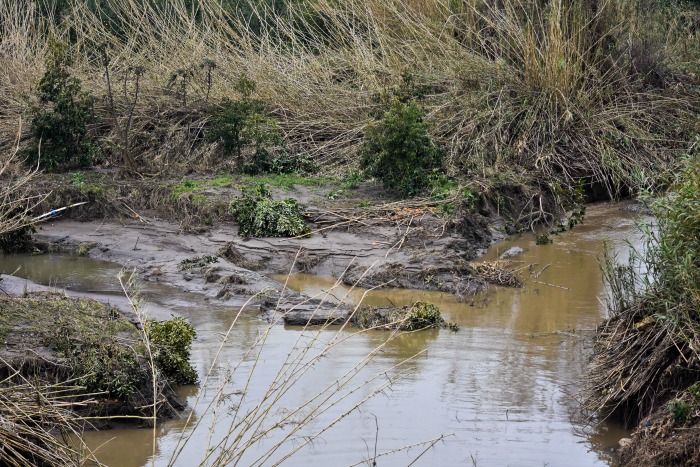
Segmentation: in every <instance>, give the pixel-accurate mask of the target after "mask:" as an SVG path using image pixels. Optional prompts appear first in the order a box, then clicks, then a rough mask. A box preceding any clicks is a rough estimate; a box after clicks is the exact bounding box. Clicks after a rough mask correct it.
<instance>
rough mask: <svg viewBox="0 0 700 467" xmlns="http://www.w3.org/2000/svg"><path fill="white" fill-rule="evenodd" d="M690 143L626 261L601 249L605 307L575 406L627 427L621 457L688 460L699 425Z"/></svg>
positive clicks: (697, 177)
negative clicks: (642, 243)
mask: <svg viewBox="0 0 700 467" xmlns="http://www.w3.org/2000/svg"><path fill="white" fill-rule="evenodd" d="M699 188H700V166H699V165H698V160H697V153H695V154H691V157H690V158H689V159H688V160H687V161H686V166H685V169H684V170H683V171H682V172H681V173H680V174H679V175H678V178H677V180H676V184H675V185H674V189H673V190H672V191H671V193H669V195H668V196H667V197H666V198H664V199H661V200H658V201H657V202H656V205H655V214H656V216H657V219H658V230H655V229H652V228H651V227H646V230H645V234H646V236H647V241H648V243H647V245H646V248H645V250H644V251H642V252H632V253H631V259H630V262H629V263H628V264H622V265H621V264H616V263H615V261H614V259H611V258H608V259H607V263H606V264H607V266H606V269H605V275H606V280H607V282H608V284H609V285H610V288H611V300H610V303H609V307H610V313H611V317H610V318H609V319H608V320H607V321H606V322H605V323H604V324H603V325H602V326H601V327H600V328H599V330H598V335H597V339H596V346H595V355H594V358H593V362H592V367H591V373H590V376H589V380H588V381H589V385H588V387H587V389H588V397H587V398H586V400H585V403H584V408H585V409H587V410H589V411H591V412H592V413H595V414H598V415H600V416H602V417H608V416H617V417H619V418H622V419H623V420H624V421H625V422H626V424H627V425H628V426H632V427H636V430H635V433H634V434H633V437H632V440H631V442H629V443H627V444H626V445H625V446H624V447H623V448H622V449H621V451H620V458H621V460H622V462H623V464H624V465H642V464H644V465H695V464H697V462H698V459H699V457H698V455H699V454H698V450H697V449H696V448H695V447H696V446H697V445H698V439H697V435H698V434H700V430H698V425H699V424H700V386H699V382H700V333H698V329H699V327H698V322H699V318H698V305H699V304H698V296H699V295H698V284H699V283H700V282H699V281H698V270H699V267H700V265H699V264H698V256H697V253H698V251H700V243H698V239H699V238H700V236H699V233H700V223H698V218H697V206H698V204H697V202H698V193H700V190H699Z"/></svg>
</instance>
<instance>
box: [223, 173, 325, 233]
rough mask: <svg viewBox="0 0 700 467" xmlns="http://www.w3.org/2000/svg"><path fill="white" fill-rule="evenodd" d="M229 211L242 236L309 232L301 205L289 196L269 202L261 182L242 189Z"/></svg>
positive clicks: (270, 197)
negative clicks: (234, 218)
mask: <svg viewBox="0 0 700 467" xmlns="http://www.w3.org/2000/svg"><path fill="white" fill-rule="evenodd" d="M233 212H234V215H235V216H236V220H237V221H238V235H240V236H242V237H297V236H300V235H305V234H308V233H309V232H310V231H311V229H309V227H308V226H307V225H306V222H305V221H304V218H303V217H302V214H303V212H304V207H303V206H301V205H300V204H298V203H297V202H296V201H294V200H293V199H285V200H284V201H273V200H272V193H271V192H270V190H269V189H268V188H267V187H266V186H265V185H264V184H259V185H257V186H256V187H254V188H248V189H244V190H243V196H241V197H239V198H237V200H236V201H235V205H234V206H233Z"/></svg>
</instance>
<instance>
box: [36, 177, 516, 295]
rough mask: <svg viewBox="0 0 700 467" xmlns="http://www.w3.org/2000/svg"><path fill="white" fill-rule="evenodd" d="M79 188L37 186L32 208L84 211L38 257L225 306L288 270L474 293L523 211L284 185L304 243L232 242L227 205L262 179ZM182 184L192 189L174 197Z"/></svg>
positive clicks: (371, 188) (42, 235) (270, 286)
mask: <svg viewBox="0 0 700 467" xmlns="http://www.w3.org/2000/svg"><path fill="white" fill-rule="evenodd" d="M85 180H86V182H85V185H82V186H80V187H75V186H74V185H71V184H70V183H67V180H66V177H64V178H61V177H57V176H49V177H46V178H44V179H41V180H39V182H38V183H37V188H36V189H37V190H42V189H43V190H48V191H50V192H51V196H50V197H48V198H47V199H46V200H44V201H43V203H42V207H41V208H40V209H39V210H40V211H43V210H44V209H45V210H47V212H48V211H50V210H51V209H56V207H58V206H70V205H72V204H75V203H79V202H84V201H86V204H84V205H81V206H79V207H76V208H74V209H68V210H65V211H63V212H61V213H60V214H59V215H58V216H56V217H52V218H49V219H48V221H47V222H44V223H42V224H40V225H39V230H38V231H37V233H36V234H35V239H36V240H37V241H38V242H39V244H38V245H37V248H39V249H40V250H50V249H64V250H69V251H73V252H77V253H79V254H81V255H87V256H90V257H92V258H95V259H100V260H105V261H111V262H115V263H118V264H121V265H124V266H125V267H129V268H133V269H134V270H136V271H137V272H138V273H139V275H140V276H141V277H143V278H144V279H146V280H148V281H154V282H159V283H163V284H167V285H171V286H174V287H177V288H179V289H181V290H183V291H186V292H192V293H200V294H203V295H205V296H206V297H208V298H209V299H210V300H216V301H219V302H222V303H226V304H229V305H231V306H242V305H243V304H245V303H248V304H251V302H250V301H249V300H250V299H251V297H255V296H257V295H258V294H260V293H261V292H263V291H266V292H268V295H269V294H270V293H273V292H272V291H273V290H274V291H280V290H281V285H280V284H279V283H278V282H276V281H274V280H272V279H270V278H269V277H270V276H271V275H274V274H287V273H290V272H306V273H314V274H317V275H322V276H332V277H336V278H339V279H340V280H342V281H343V282H344V283H346V284H348V285H356V286H363V287H400V288H410V289H419V290H437V291H442V292H448V293H453V294H456V295H459V296H462V297H469V296H472V295H473V294H474V293H476V292H477V291H479V290H481V289H482V288H484V286H485V285H486V284H487V283H488V282H489V281H491V277H492V275H489V274H482V273H480V272H479V271H477V270H476V269H474V268H473V267H472V266H471V264H470V261H472V260H473V259H475V258H476V257H477V256H478V255H479V254H481V253H483V252H484V251H485V249H486V248H487V247H488V246H489V245H490V244H492V243H494V242H497V241H499V240H502V239H503V238H505V236H506V234H507V233H508V232H513V231H514V230H515V228H516V227H515V226H516V225H517V222H516V219H514V218H513V217H514V214H513V213H514V212H515V208H516V207H518V208H521V207H522V204H521V203H520V202H516V203H513V204H514V206H515V207H512V208H510V209H508V210H506V209H505V207H503V206H502V208H503V209H502V212H500V213H499V212H498V211H499V209H498V206H494V205H493V204H492V200H490V199H489V198H488V197H486V196H484V197H479V198H474V199H473V200H471V201H470V203H469V204H465V203H464V201H463V200H458V199H453V198H449V199H437V200H436V199H431V198H425V199H412V200H406V201H402V200H397V199H392V198H391V197H390V195H389V194H388V193H387V192H386V191H385V190H383V189H382V188H381V187H380V186H379V185H378V184H377V183H376V182H364V183H362V184H361V185H359V186H357V187H356V188H353V189H347V188H346V189H345V193H344V194H343V196H340V195H336V196H329V193H331V194H332V193H334V192H336V191H337V190H338V188H337V187H338V183H337V182H333V181H330V182H329V181H326V182H324V181H321V182H316V183H315V184H312V183H311V182H309V180H308V179H299V180H297V181H298V182H299V183H296V184H295V183H291V182H290V184H289V185H286V186H285V185H282V184H281V183H279V182H278V183H277V184H278V185H281V186H277V187H273V197H274V198H275V199H278V200H282V199H292V200H294V201H296V202H298V203H300V204H301V205H302V206H303V207H304V219H305V222H306V223H307V225H308V226H309V229H310V231H311V234H310V235H307V236H303V237H301V238H270V237H267V238H246V237H241V236H239V235H238V227H239V226H238V224H237V223H236V221H235V220H234V218H233V215H232V214H231V211H232V208H233V206H235V205H236V204H237V203H238V202H239V197H240V195H241V190H242V187H245V186H246V185H248V186H250V185H251V184H255V183H261V182H263V183H264V182H265V181H267V182H270V179H269V178H258V179H251V178H250V177H247V178H238V179H234V178H231V177H228V178H227V180H226V183H223V182H222V178H221V177H219V178H199V179H197V180H195V181H192V182H191V183H190V184H184V183H183V182H178V183H173V184H162V185H160V186H159V187H158V188H157V189H152V190H155V191H152V192H151V194H146V193H145V192H144V190H146V188H144V185H143V184H141V183H139V182H134V183H133V184H132V185H129V184H126V183H125V182H123V181H119V182H117V181H114V179H113V178H112V177H111V176H107V175H101V174H94V173H93V174H89V173H88V174H86V175H85ZM183 185H186V186H189V188H190V190H189V191H183V192H179V191H178V190H180V189H181V188H182V186H183ZM98 188H99V189H98ZM119 193H131V195H130V197H129V198H125V197H124V196H120V195H119ZM178 193H179V194H178ZM156 200H158V201H157V202H156ZM192 202H195V203H196V204H197V205H198V206H199V209H200V211H201V212H200V213H199V215H198V216H196V218H195V217H189V218H187V221H186V222H185V220H184V217H187V215H186V214H183V212H184V213H187V212H190V211H188V209H187V208H186V207H185V204H183V203H192ZM502 204H504V203H502ZM178 206H179V208H178ZM509 214H510V215H509ZM206 219H208V220H206ZM293 295H294V294H293V293H291V292H290V293H289V296H290V298H294V297H293ZM252 303H253V304H259V303H263V302H261V301H259V300H257V299H254V301H253V302H252Z"/></svg>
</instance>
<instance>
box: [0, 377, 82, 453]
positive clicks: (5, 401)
mask: <svg viewBox="0 0 700 467" xmlns="http://www.w3.org/2000/svg"><path fill="white" fill-rule="evenodd" d="M8 383H10V385H9V386H7V384H8ZM79 389H80V388H78V387H73V386H72V385H71V384H70V382H69V383H66V384H60V385H58V384H57V385H47V386H42V385H36V383H34V382H31V381H29V380H26V379H23V378H21V377H19V376H18V374H16V373H15V374H13V375H10V376H9V377H8V378H6V379H5V380H4V381H0V464H2V465H6V466H11V467H24V466H56V467H59V466H73V465H76V466H77V465H82V464H81V460H83V459H85V458H86V457H85V455H84V454H85V453H84V452H81V451H82V447H81V444H82V443H80V441H79V437H78V435H79V433H80V432H81V424H80V422H79V420H78V417H77V415H76V414H75V412H73V411H72V408H73V407H72V404H71V402H70V401H69V399H68V398H69V397H70V395H71V394H73V393H76V392H78V391H79Z"/></svg>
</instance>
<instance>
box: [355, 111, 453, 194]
mask: <svg viewBox="0 0 700 467" xmlns="http://www.w3.org/2000/svg"><path fill="white" fill-rule="evenodd" d="M360 155H361V157H362V160H361V165H362V167H363V168H364V169H365V172H366V173H367V175H370V176H373V177H377V178H379V179H381V180H382V182H383V183H384V186H385V187H387V188H389V189H393V190H396V191H397V192H398V193H399V194H401V195H402V196H405V197H407V196H413V195H416V194H418V193H420V192H421V191H423V190H425V189H426V188H427V187H428V186H429V184H430V176H431V174H433V173H434V172H437V171H438V170H439V169H440V168H441V167H442V161H443V158H444V156H443V154H442V152H441V151H440V150H439V149H438V147H437V146H436V145H435V143H434V142H433V140H432V139H431V138H430V136H429V135H428V130H427V126H426V124H425V123H424V122H423V112H422V110H421V109H420V107H419V106H418V104H416V102H415V101H411V102H409V103H408V104H404V103H403V102H401V101H400V100H399V99H398V98H394V99H393V101H392V102H391V104H390V106H389V109H388V110H387V111H386V112H385V113H384V116H383V117H382V119H381V120H379V121H377V122H373V123H371V124H370V125H369V127H368V129H367V133H366V135H365V141H364V144H363V146H362V147H361V149H360Z"/></svg>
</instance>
